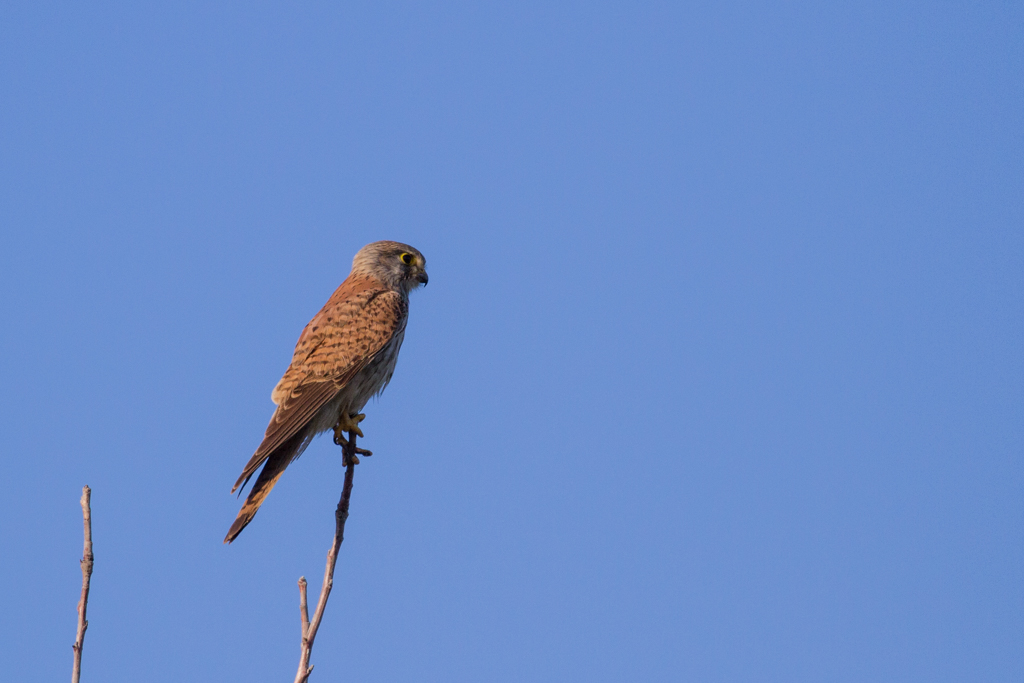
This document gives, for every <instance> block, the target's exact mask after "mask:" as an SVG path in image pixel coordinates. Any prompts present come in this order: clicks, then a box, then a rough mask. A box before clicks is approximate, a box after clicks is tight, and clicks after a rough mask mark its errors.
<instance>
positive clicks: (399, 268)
mask: <svg viewBox="0 0 1024 683" xmlns="http://www.w3.org/2000/svg"><path fill="white" fill-rule="evenodd" d="M352 272H353V273H361V274H364V275H368V276H370V277H373V278H376V279H378V280H380V281H381V282H383V283H384V284H385V285H387V286H388V287H390V288H392V289H394V290H397V291H402V292H404V293H408V292H409V290H412V289H415V288H416V287H419V286H420V285H425V284H427V279H428V278H427V260H426V259H425V258H423V254H421V253H420V252H419V250H417V249H415V248H414V247H410V246H409V245H408V244H402V243H401V242H388V241H384V242H373V243H371V244H367V245H366V246H365V247H363V248H362V249H360V250H359V252H358V253H356V257H355V258H354V259H352Z"/></svg>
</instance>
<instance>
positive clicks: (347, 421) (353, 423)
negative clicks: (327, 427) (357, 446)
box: [334, 413, 366, 438]
mask: <svg viewBox="0 0 1024 683" xmlns="http://www.w3.org/2000/svg"><path fill="white" fill-rule="evenodd" d="M365 419H366V415H364V414H363V413H359V414H358V415H348V414H344V415H342V416H341V417H339V418H338V426H337V427H335V428H334V433H335V434H337V433H338V430H339V429H340V430H341V431H343V432H354V433H355V435H356V436H358V437H359V438H363V430H361V429H360V428H359V423H360V422H362V421H363V420H365Z"/></svg>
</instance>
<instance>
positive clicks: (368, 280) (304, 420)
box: [224, 242, 427, 543]
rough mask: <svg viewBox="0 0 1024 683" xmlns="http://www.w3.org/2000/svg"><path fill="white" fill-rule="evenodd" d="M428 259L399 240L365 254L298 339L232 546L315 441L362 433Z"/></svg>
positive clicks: (275, 396) (250, 466)
mask: <svg viewBox="0 0 1024 683" xmlns="http://www.w3.org/2000/svg"><path fill="white" fill-rule="evenodd" d="M426 265H427V262H426V260H425V259H424V258H423V254H421V253H420V252H419V251H417V250H416V249H413V248H412V247H410V246H409V245H408V244H401V243H399V242H374V243H373V244H368V245H366V246H365V247H363V248H362V249H360V250H359V253H357V254H356V256H355V258H354V259H353V260H352V272H351V273H350V274H349V276H348V277H347V278H346V279H345V281H344V282H342V283H341V286H340V287H338V289H337V290H336V291H335V292H334V294H333V295H331V298H330V299H328V300H327V303H326V304H325V305H324V307H323V308H322V309H320V312H319V313H317V314H316V315H315V316H314V317H313V319H312V320H310V321H309V324H308V325H306V328H305V329H304V330H303V331H302V334H301V335H300V336H299V341H298V343H296V345H295V353H294V354H293V355H292V362H291V365H289V366H288V370H287V371H286V372H285V373H284V377H282V378H281V381H280V382H278V383H277V386H276V387H274V391H273V393H272V394H271V399H272V400H273V401H274V403H276V404H277V410H275V411H274V416H273V417H272V418H271V419H270V424H269V425H267V433H266V435H265V436H264V437H263V442H262V443H261V444H260V447H259V448H257V449H256V452H255V453H254V454H253V456H252V458H250V459H249V462H248V463H247V464H246V466H245V469H244V470H242V474H241V476H239V477H238V481H236V482H235V485H234V487H233V488H232V489H231V492H232V493H234V492H235V491H237V490H238V488H239V487H240V486H245V484H246V483H247V482H248V481H249V478H250V477H252V475H253V474H255V473H256V470H258V469H259V468H260V465H263V471H262V472H260V475H259V476H258V477H257V478H256V483H255V484H253V487H252V490H251V491H250V492H249V497H248V498H246V499H245V504H244V505H242V509H241V510H239V511H238V517H236V518H235V523H234V524H232V525H231V529H230V530H228V535H227V536H225V537H224V542H225V543H230V542H231V541H233V540H235V538H237V536H238V534H240V533H241V532H242V529H244V528H245V525H246V524H248V523H249V522H251V521H252V518H253V517H254V516H255V515H256V511H257V510H259V508H260V505H262V504H263V501H264V499H266V497H267V494H269V493H270V489H272V488H274V484H276V483H277V480H278V479H279V478H280V477H281V475H282V474H283V473H284V470H285V468H286V467H288V465H289V464H290V463H291V462H292V461H293V460H295V459H296V458H297V457H299V456H300V455H301V454H302V451H304V450H305V449H306V446H308V445H309V442H310V441H312V440H313V437H314V436H316V435H317V434H320V433H321V432H326V431H327V430H329V429H334V430H335V434H337V435H339V436H340V434H341V432H343V431H351V432H354V433H355V434H358V435H359V436H362V435H363V433H362V431H360V429H359V422H360V421H361V420H362V419H363V417H365V416H364V415H361V414H360V413H359V411H360V410H362V408H363V406H364V405H366V402H367V401H369V400H370V398H371V397H372V396H373V395H374V394H378V393H380V392H382V391H384V387H386V386H387V384H388V382H389V381H391V375H392V373H394V371H395V362H396V361H397V360H398V350H399V348H401V346H402V339H403V338H404V337H405V323H406V321H407V320H408V316H409V292H410V291H411V290H413V289H415V288H417V287H418V286H420V285H425V284H427V271H426Z"/></svg>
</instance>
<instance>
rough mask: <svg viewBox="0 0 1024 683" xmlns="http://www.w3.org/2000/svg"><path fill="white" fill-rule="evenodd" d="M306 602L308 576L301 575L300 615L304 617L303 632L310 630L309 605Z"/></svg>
mask: <svg viewBox="0 0 1024 683" xmlns="http://www.w3.org/2000/svg"><path fill="white" fill-rule="evenodd" d="M307 604H308V603H307V602H306V577H305V576H300V577H299V616H300V617H301V618H302V633H303V634H305V633H306V631H308V630H309V607H307Z"/></svg>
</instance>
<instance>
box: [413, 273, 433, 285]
mask: <svg viewBox="0 0 1024 683" xmlns="http://www.w3.org/2000/svg"><path fill="white" fill-rule="evenodd" d="M428 280H430V278H429V277H427V271H425V270H421V271H420V272H418V273H416V282H418V283H420V284H421V285H424V286H426V284H427V281H428Z"/></svg>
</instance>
